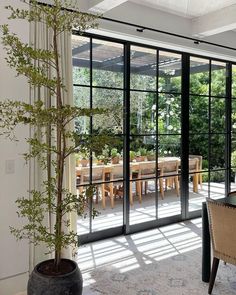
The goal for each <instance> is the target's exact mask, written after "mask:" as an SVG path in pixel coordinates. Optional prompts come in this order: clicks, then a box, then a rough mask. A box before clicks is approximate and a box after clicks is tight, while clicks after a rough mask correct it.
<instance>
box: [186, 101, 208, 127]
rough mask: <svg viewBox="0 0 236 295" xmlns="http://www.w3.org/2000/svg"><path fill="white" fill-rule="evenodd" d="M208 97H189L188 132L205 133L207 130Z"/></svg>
mask: <svg viewBox="0 0 236 295" xmlns="http://www.w3.org/2000/svg"><path fill="white" fill-rule="evenodd" d="M208 106H209V99H208V97H204V96H190V98H189V131H190V133H206V132H208V130H209V127H208V120H209V112H208Z"/></svg>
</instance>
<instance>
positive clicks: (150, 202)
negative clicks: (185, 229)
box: [130, 136, 158, 224]
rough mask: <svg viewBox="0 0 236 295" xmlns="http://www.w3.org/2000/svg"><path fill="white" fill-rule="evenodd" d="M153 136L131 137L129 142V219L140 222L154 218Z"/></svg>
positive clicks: (154, 159)
mask: <svg viewBox="0 0 236 295" xmlns="http://www.w3.org/2000/svg"><path fill="white" fill-rule="evenodd" d="M155 151H156V148H155V138H152V137H151V136H138V137H133V138H132V139H131V143H130V179H131V180H132V181H131V182H130V204H131V206H130V221H131V224H135V223H140V222H144V221H148V220H152V219H155V218H156V213H155V212H156V211H155V192H156V181H155V177H156V174H157V172H158V170H157V168H156V152H155Z"/></svg>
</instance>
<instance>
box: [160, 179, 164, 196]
mask: <svg viewBox="0 0 236 295" xmlns="http://www.w3.org/2000/svg"><path fill="white" fill-rule="evenodd" d="M159 186H160V193H161V198H162V200H163V199H164V186H163V178H160V179H159Z"/></svg>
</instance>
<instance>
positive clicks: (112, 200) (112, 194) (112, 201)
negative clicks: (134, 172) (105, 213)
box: [109, 182, 114, 209]
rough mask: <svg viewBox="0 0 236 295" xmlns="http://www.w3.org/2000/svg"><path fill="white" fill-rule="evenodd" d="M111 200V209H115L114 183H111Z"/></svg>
mask: <svg viewBox="0 0 236 295" xmlns="http://www.w3.org/2000/svg"><path fill="white" fill-rule="evenodd" d="M109 186H110V199H111V209H113V208H114V192H113V183H112V182H111V183H110V185H109Z"/></svg>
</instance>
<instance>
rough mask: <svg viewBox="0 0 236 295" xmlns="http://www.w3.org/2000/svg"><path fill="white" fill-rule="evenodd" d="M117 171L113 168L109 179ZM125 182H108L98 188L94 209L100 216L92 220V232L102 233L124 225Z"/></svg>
mask: <svg viewBox="0 0 236 295" xmlns="http://www.w3.org/2000/svg"><path fill="white" fill-rule="evenodd" d="M115 173H116V169H115V168H114V167H113V166H112V167H111V170H110V172H109V173H107V174H110V176H109V177H113V174H115ZM123 187H124V184H123V181H122V180H121V181H116V182H108V183H106V184H104V185H97V186H96V198H95V201H94V202H93V208H94V209H96V210H97V211H98V212H99V213H100V214H99V215H98V216H97V217H95V218H94V219H92V231H93V232H95V231H100V230H104V229H110V228H113V227H117V226H122V225H123V199H124V198H123V197H124V193H123Z"/></svg>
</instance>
